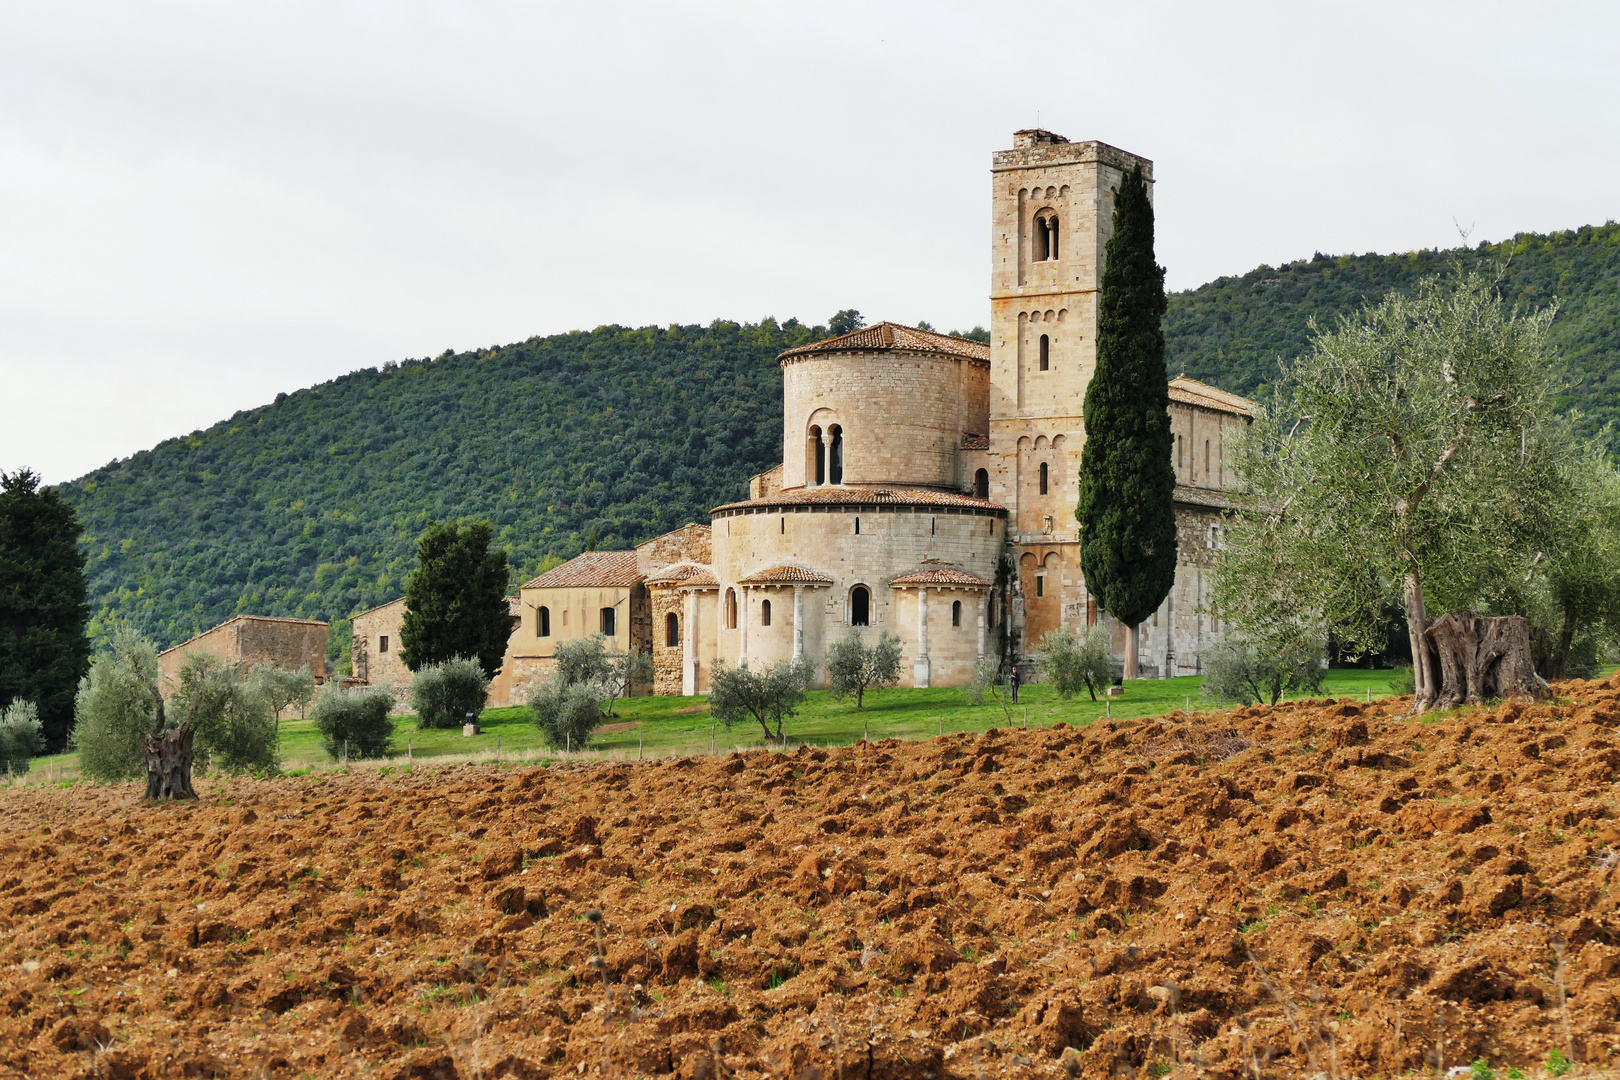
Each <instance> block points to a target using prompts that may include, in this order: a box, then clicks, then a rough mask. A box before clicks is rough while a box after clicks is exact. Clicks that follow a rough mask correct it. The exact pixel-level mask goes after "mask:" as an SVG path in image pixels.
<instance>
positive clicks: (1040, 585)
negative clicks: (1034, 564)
mask: <svg viewBox="0 0 1620 1080" xmlns="http://www.w3.org/2000/svg"><path fill="white" fill-rule="evenodd" d="M1035 595H1036V596H1045V595H1046V575H1045V574H1036V575H1035Z"/></svg>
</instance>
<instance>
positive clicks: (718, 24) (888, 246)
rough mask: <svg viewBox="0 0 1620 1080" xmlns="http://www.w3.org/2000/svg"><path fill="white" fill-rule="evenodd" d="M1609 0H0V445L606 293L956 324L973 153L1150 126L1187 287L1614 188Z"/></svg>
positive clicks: (981, 315)
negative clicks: (1025, 140)
mask: <svg viewBox="0 0 1620 1080" xmlns="http://www.w3.org/2000/svg"><path fill="white" fill-rule="evenodd" d="M1617 30H1620V6H1617V5H1614V4H1612V3H1601V4H1600V3H1592V4H1560V3H1540V4H1534V5H1530V4H1523V3H1514V4H1499V3H1484V2H1479V0H1470V2H1467V3H1423V2H1421V0H1402V2H1396V3H1375V2H1371V0H1357V2H1355V3H1325V2H1318V3H1300V2H1298V0H1294V2H1288V3H1275V4H1243V3H1225V4H1210V3H1207V2H1205V0H1199V2H1186V3H1148V2H1142V3H1120V2H1118V0H1108V2H1106V3H1092V2H1071V3H1067V4H1012V3H999V4H972V3H949V2H939V0H935V2H931V3H903V2H895V3H868V4H855V3H841V2H823V3H799V4H769V3H762V2H750V3H742V2H725V0H711V2H703V0H687V2H676V0H670V2H665V3H638V2H632V0H622V2H617V3H577V2H574V3H566V4H548V3H526V4H518V3H459V4H456V3H430V2H417V0H394V2H391V3H355V2H348V3H344V2H331V0H322V2H319V3H315V2H308V0H305V2H299V0H278V2H276V3H273V4H249V3H241V2H236V3H147V2H131V0H103V2H74V0H52V2H51V3H46V4H21V3H18V4H8V5H5V6H4V7H3V8H0V469H15V468H19V467H23V466H30V467H32V468H34V469H36V470H37V471H39V472H41V473H43V475H44V476H45V477H46V479H47V480H51V481H61V480H66V479H69V478H71V477H74V476H77V475H80V474H82V473H83V472H85V471H87V470H88V469H90V468H93V467H95V466H97V465H100V464H102V463H104V462H106V461H108V460H110V459H112V458H114V457H121V456H126V455H128V454H130V453H133V452H134V451H136V450H139V449H142V448H145V447H147V446H150V445H152V444H153V443H155V442H157V441H158V440H160V439H162V438H165V437H168V436H171V435H176V434H182V433H185V432H188V431H191V430H193V429H196V428H199V427H203V426H206V425H207V424H209V423H211V422H213V421H215V420H218V419H221V418H223V417H225V416H228V415H229V414H230V413H231V412H233V411H235V410H236V409H239V408H248V407H252V406H255V405H259V404H262V403H264V402H266V401H268V400H270V399H271V398H272V397H274V395H275V393H276V392H277V391H278V390H292V389H296V388H297V387H299V386H304V385H308V384H310V383H312V382H317V381H321V380H324V379H328V378H331V377H333V376H335V375H339V374H341V373H343V372H345V371H349V370H352V369H354V368H357V367H363V366H370V365H374V364H378V363H381V362H383V361H386V360H390V359H398V358H402V357H406V356H423V355H434V354H437V353H439V352H442V351H443V350H444V349H446V348H467V347H475V346H480V345H488V344H495V343H503V342H508V341H514V340H518V339H521V338H524V337H527V336H529V335H531V334H543V333H553V332H557V331H563V330H568V329H572V328H576V327H586V328H588V327H592V326H596V325H599V324H601V323H604V322H618V323H625V324H630V325H641V324H647V323H669V322H708V321H709V320H711V319H714V318H717V317H725V318H733V319H740V320H751V319H757V318H759V317H761V316H764V315H776V316H777V317H778V318H786V317H788V316H790V315H791V316H798V317H799V318H801V319H805V320H807V321H823V320H825V318H826V317H827V316H828V315H829V314H830V313H832V312H833V311H835V310H837V309H838V308H842V307H849V306H853V307H857V308H859V309H860V310H861V311H862V312H864V313H866V314H867V316H868V317H870V318H892V319H897V320H901V321H916V320H919V319H927V320H929V321H931V322H932V323H934V324H935V325H939V326H943V327H946V328H955V327H966V326H971V325H972V324H974V323H978V322H983V321H985V318H986V313H987V309H988V304H987V301H986V298H985V294H986V289H987V276H988V272H987V260H986V252H987V247H988V233H989V209H988V194H989V183H988V167H989V157H990V154H991V152H992V151H994V150H997V149H1002V148H1005V147H1007V146H1009V145H1011V133H1012V131H1013V130H1014V129H1016V128H1020V127H1028V126H1033V125H1034V124H1035V123H1036V122H1037V119H1038V120H1039V123H1040V124H1041V125H1042V126H1044V127H1048V128H1051V129H1053V130H1055V131H1057V132H1059V133H1061V134H1064V135H1067V136H1069V137H1070V138H1073V139H1102V140H1105V141H1107V142H1111V143H1114V144H1115V145H1118V146H1122V147H1125V148H1128V149H1130V150H1133V151H1136V152H1138V153H1141V154H1144V155H1146V156H1148V157H1151V158H1153V159H1154V160H1155V162H1156V166H1155V168H1156V175H1157V178H1158V192H1157V204H1158V211H1159V254H1160V261H1161V262H1163V263H1165V264H1166V266H1168V268H1169V274H1170V281H1171V283H1172V285H1173V286H1175V287H1179V288H1185V287H1189V286H1193V285H1197V284H1200V283H1202V282H1204V281H1207V280H1209V279H1210V278H1213V277H1217V276H1219V275H1221V274H1227V273H1241V272H1243V271H1245V270H1247V269H1249V268H1251V267H1253V266H1254V265H1256V264H1259V263H1261V262H1270V263H1278V262H1283V261H1287V260H1289V259H1293V258H1298V257H1301V256H1309V255H1310V254H1311V253H1312V252H1313V251H1316V250H1321V251H1326V252H1334V253H1338V252H1344V251H1391V250H1408V249H1411V248H1416V247H1426V246H1435V245H1443V246H1450V245H1452V244H1454V243H1455V242H1456V240H1457V231H1456V226H1455V225H1454V224H1453V221H1454V220H1455V221H1458V222H1461V223H1462V224H1463V225H1464V226H1469V225H1472V226H1473V228H1474V232H1473V238H1474V239H1475V240H1476V241H1477V240H1481V239H1499V238H1501V237H1504V236H1508V235H1511V234H1512V233H1514V232H1517V231H1522V230H1547V229H1556V228H1566V227H1572V226H1577V225H1581V224H1586V223H1592V222H1602V221H1605V220H1608V219H1611V218H1615V217H1620V209H1617V206H1620V184H1617V180H1616V178H1617V176H1620V138H1617V131H1616V127H1617V121H1616V118H1617V116H1620V60H1617V59H1616V58H1617V57H1620V34H1617Z"/></svg>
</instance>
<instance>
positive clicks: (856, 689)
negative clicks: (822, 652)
mask: <svg viewBox="0 0 1620 1080" xmlns="http://www.w3.org/2000/svg"><path fill="white" fill-rule="evenodd" d="M899 681H900V639H899V638H898V637H896V636H895V635H893V634H891V633H889V631H887V630H884V631H883V632H882V633H880V634H878V639H877V640H876V641H874V642H872V643H871V644H870V645H868V644H867V643H866V638H865V637H864V636H863V635H862V634H861V632H860V629H859V628H857V627H853V626H852V627H850V629H849V635H848V636H847V637H845V638H844V640H842V641H835V642H833V643H832V645H831V646H830V647H829V648H828V649H827V689H829V690H831V691H832V696H833V697H835V698H837V699H838V700H840V701H842V700H843V699H844V698H847V697H849V696H850V695H851V694H853V695H854V696H855V707H856V708H857V709H859V708H861V706H862V704H863V702H864V701H865V699H866V692H867V691H868V690H870V689H872V688H873V687H875V686H893V685H894V684H895V683H897V682H899Z"/></svg>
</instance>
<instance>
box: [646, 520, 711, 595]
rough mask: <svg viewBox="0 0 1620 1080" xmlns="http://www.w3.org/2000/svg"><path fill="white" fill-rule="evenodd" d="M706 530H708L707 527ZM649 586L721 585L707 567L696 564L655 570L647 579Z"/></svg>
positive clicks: (681, 564)
mask: <svg viewBox="0 0 1620 1080" xmlns="http://www.w3.org/2000/svg"><path fill="white" fill-rule="evenodd" d="M704 528H705V529H706V528H708V526H707V525H705V526H704ZM647 584H648V585H718V584H720V582H719V580H717V579H716V578H715V576H714V574H713V573H712V572H711V571H710V570H709V568H708V567H707V566H704V565H703V564H702V563H695V562H678V563H670V564H669V565H668V566H666V567H664V568H663V569H662V570H655V571H653V572H652V573H651V574H650V575H648V577H647Z"/></svg>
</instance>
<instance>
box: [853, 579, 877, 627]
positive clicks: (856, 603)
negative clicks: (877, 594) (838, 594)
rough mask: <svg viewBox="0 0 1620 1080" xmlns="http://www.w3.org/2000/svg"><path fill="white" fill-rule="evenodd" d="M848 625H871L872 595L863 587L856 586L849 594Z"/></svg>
mask: <svg viewBox="0 0 1620 1080" xmlns="http://www.w3.org/2000/svg"><path fill="white" fill-rule="evenodd" d="M849 625H851V626H871V625H872V594H871V593H869V592H867V591H866V586H865V585H857V586H855V588H854V589H852V590H850V594H849Z"/></svg>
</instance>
